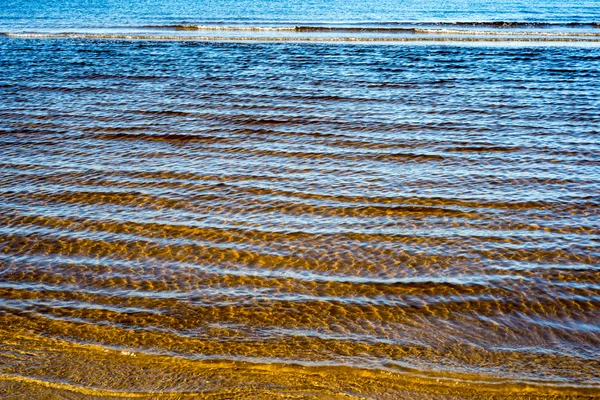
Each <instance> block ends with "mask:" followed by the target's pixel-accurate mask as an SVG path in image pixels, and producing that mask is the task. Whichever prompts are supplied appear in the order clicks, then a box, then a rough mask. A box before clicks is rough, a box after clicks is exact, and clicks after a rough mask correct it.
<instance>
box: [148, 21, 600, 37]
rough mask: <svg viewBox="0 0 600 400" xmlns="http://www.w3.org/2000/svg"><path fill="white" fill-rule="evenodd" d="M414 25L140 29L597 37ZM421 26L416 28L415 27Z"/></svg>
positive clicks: (165, 27)
mask: <svg viewBox="0 0 600 400" xmlns="http://www.w3.org/2000/svg"><path fill="white" fill-rule="evenodd" d="M414 25H415V24H407V27H389V26H386V27H373V26H311V25H296V26H280V27H266V26H265V27H263V26H240V25H229V26H225V25H223V26H222V25H148V26H144V27H143V28H150V29H160V30H176V31H249V32H302V33H309V32H310V33H327V32H338V33H351V32H361V33H389V34H393V33H407V34H430V35H436V34H437V35H439V34H441V35H449V34H450V35H519V36H600V33H590V32H576V31H575V32H556V31H554V32H552V31H550V32H539V31H537V32H532V31H510V30H504V29H503V30H494V31H484V30H468V29H435V28H422V27H414ZM416 25H418V26H421V25H420V24H416ZM428 25H433V26H453V27H468V26H471V27H490V28H505V27H506V28H525V27H536V28H544V27H551V26H552V25H548V26H546V25H542V24H537V25H536V24H534V25H523V24H522V23H508V22H507V23H502V24H495V23H481V24H477V23H471V24H469V23H452V24H442V23H440V24H435V23H434V24H428ZM595 26H596V25H595V24H591V25H590V24H588V25H586V24H578V25H569V24H562V25H557V27H563V28H567V27H568V28H574V27H577V28H584V27H587V28H589V27H595Z"/></svg>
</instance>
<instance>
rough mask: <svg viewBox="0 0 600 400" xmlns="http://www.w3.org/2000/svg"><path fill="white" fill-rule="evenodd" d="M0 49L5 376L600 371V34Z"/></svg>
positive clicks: (197, 385)
mask: <svg viewBox="0 0 600 400" xmlns="http://www.w3.org/2000/svg"><path fill="white" fill-rule="evenodd" d="M0 65H1V67H2V70H3V71H4V73H3V74H2V75H1V76H0V96H1V98H2V99H3V100H2V102H0V152H1V159H0V165H1V169H0V321H1V322H2V324H1V325H0V337H1V338H2V340H1V345H0V359H1V362H0V366H1V371H0V381H1V382H2V383H0V392H4V393H16V392H17V391H23V392H29V393H35V394H36V395H37V396H38V397H40V398H43V397H44V396H46V398H48V397H50V398H52V396H58V395H64V396H74V397H77V396H82V397H87V396H107V397H117V396H141V397H144V396H146V397H153V396H154V397H156V396H157V393H158V392H162V393H163V395H164V396H166V395H167V394H168V393H171V394H172V395H173V397H177V396H181V395H182V393H188V394H190V395H198V394H200V393H204V395H207V396H208V395H214V396H215V397H216V398H232V397H240V398H275V397H282V398H288V397H292V396H298V397H301V398H310V397H311V396H313V397H314V396H320V397H322V398H351V397H353V396H355V397H360V396H371V397H373V398H403V397H407V398H411V397H412V398H448V396H459V395H460V396H462V397H473V398H481V397H482V396H497V397H498V398H517V397H518V396H525V395H526V394H527V396H530V397H528V398H535V397H536V396H537V397H540V398H544V397H546V396H549V395H558V396H569V395H576V396H586V395H589V396H594V395H597V394H598V388H599V387H600V386H599V385H600V367H599V364H598V353H599V351H600V328H599V326H598V318H599V317H600V313H599V306H600V292H599V290H600V287H599V286H598V282H599V278H600V270H599V269H598V265H599V264H600V251H599V248H600V246H599V239H600V236H599V235H600V229H599V226H600V211H599V210H600V208H599V205H600V195H599V193H600V168H599V167H600V157H599V156H598V154H600V153H599V151H600V144H599V142H598V139H597V136H598V126H599V122H600V118H599V114H598V109H599V107H600V95H599V94H598V93H600V91H599V90H598V89H600V88H599V87H598V82H600V72H599V71H600V68H599V67H600V52H599V50H598V49H595V48H587V49H586V48H571V47H547V48H531V47H530V48H526V47H523V48H501V47H495V48H487V47H436V46H383V45H382V46H368V45H341V44H340V45H322V44H320V45H318V44H286V43H262V44H261V43H253V44H243V43H194V42H146V41H139V42H127V41H106V40H97V41H94V40H73V39H70V40H54V39H44V40H24V39H16V38H0ZM165 393H167V394H165ZM218 396H221V397H218ZM228 396H229V397H228ZM286 396H287V397H286Z"/></svg>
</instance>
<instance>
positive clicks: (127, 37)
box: [0, 32, 600, 43]
mask: <svg viewBox="0 0 600 400" xmlns="http://www.w3.org/2000/svg"><path fill="white" fill-rule="evenodd" d="M0 35H1V36H5V37H13V38H23V39H107V40H145V41H152V40H153V41H199V42H224V41H229V42H239V41H253V42H325V43H327V42H329V43H331V42H346V43H352V42H354V43H377V42H387V43H393V42H397V43H401V42H484V43H485V42H499V43H501V42H524V43H535V42H549V43H557V42H562V43H600V37H599V38H578V37H565V36H551V37H537V36H526V37H525V36H523V37H519V36H514V37H493V36H487V37H477V36H466V35H464V36H460V37H453V36H443V35H439V36H435V37H433V36H432V37H423V36H392V37H390V36H385V37H369V36H365V37H356V36H355V37H344V36H338V37H314V36H270V37H262V36H178V35H137V34H96V33H13V32H3V33H0Z"/></svg>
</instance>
